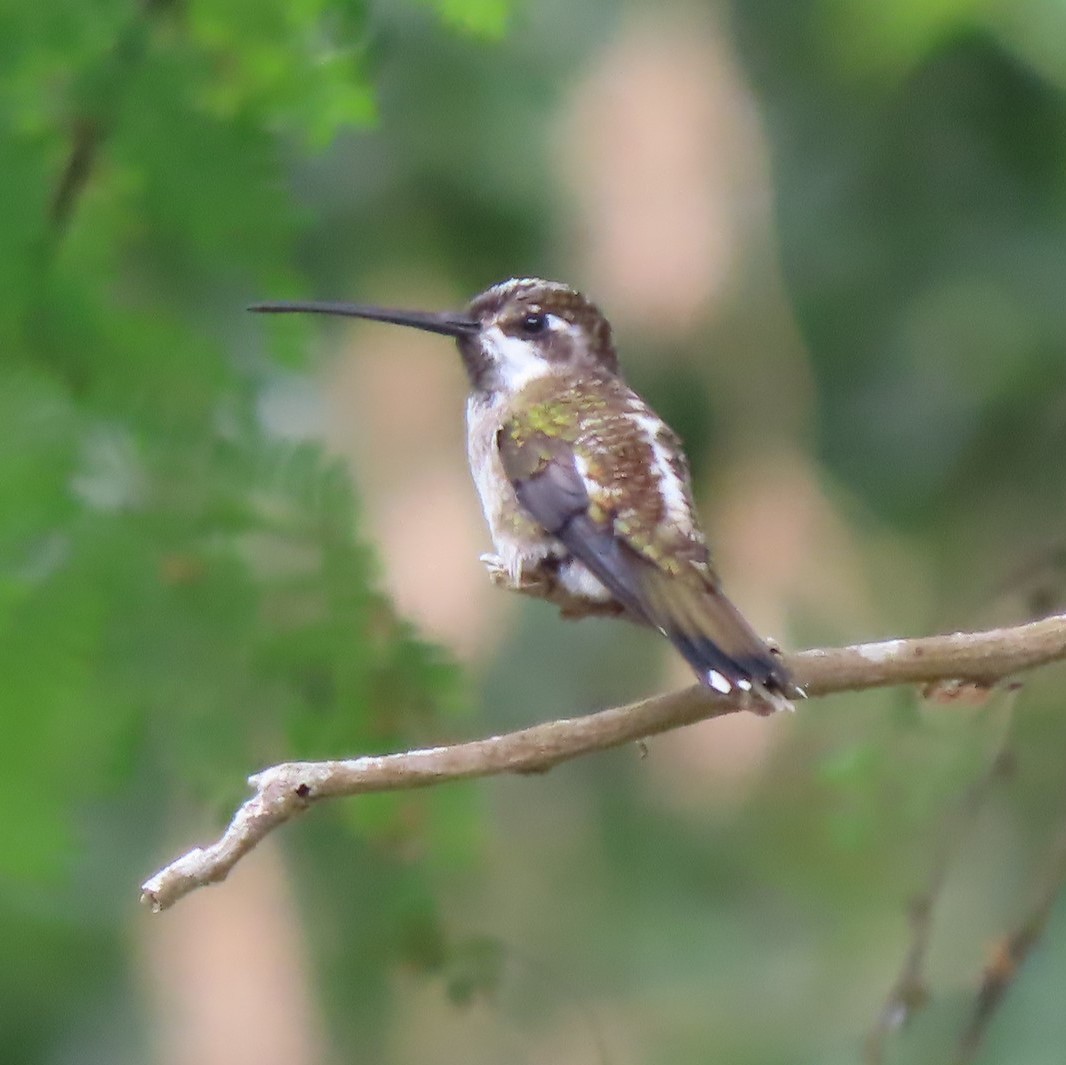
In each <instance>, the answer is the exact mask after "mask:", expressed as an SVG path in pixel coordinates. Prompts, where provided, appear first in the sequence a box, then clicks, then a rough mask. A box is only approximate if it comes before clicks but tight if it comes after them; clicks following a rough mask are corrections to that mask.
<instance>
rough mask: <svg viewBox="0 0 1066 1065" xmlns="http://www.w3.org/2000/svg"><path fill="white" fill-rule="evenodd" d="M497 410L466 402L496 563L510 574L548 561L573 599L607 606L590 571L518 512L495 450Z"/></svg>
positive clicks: (478, 484)
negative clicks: (496, 558) (497, 561)
mask: <svg viewBox="0 0 1066 1065" xmlns="http://www.w3.org/2000/svg"><path fill="white" fill-rule="evenodd" d="M499 425H500V416H499V412H498V411H495V410H493V409H491V408H488V407H487V406H481V405H479V404H477V403H476V402H475V401H471V403H470V405H469V406H468V408H467V427H468V437H467V449H468V456H469V459H470V472H471V473H472V474H473V477H474V484H475V485H476V487H477V492H478V496H479V497H480V499H481V509H482V511H483V512H484V514H485V522H486V523H487V525H488V527H489V533H490V535H491V536H492V544H493V547H494V548H495V550H496V554H497V555H498V557H499V560H500V562H501V564H502V565H503V566H504V567H505V568H506V569H507V571H508V572H509V573H510V574H511V576H512V577H513V578H514V579H515V580H516V581H518V580H520V578H521V577H522V575H523V574H526V575H530V574H533V573H536V572H538V571H541V570H542V569H543V567H544V565H545V563H547V564H548V565H549V566H550V567H551V568H552V570H553V575H554V578H555V579H556V580H557V581H558V582H559V583H560V584H561V585H562V586H563V588H564V589H565V590H566V591H567V592H568V593H569V594H570V595H572V596H574V597H575V598H579V599H589V600H592V601H593V602H598V603H606V602H610V600H611V599H612V598H613V597H612V596H611V594H610V592H608V591H607V589H606V588H605V587H604V586H603V585H602V584H601V583H600V582H599V581H598V580H597V579H596V578H595V577H594V576H593V575H592V573H591V572H589V570H588V569H587V568H586V567H585V566H584V564H583V563H581V562H578V561H577V559H575V558H573V556H571V554H570V552H569V551H568V550H567V549H566V548H565V547H564V546H563V545H562V544H561V543H560V542H559V541H558V540H557V539H555V537H554V536H549V535H548V533H547V532H545V531H544V529H543V528H542V527H541V525H540V524H539V523H537V522H536V521H534V520H533V519H532V518H531V517H530V516H529V515H528V514H527V513H526V512H525V510H523V508H522V505H521V504H520V503H519V502H518V496H517V495H516V494H515V490H514V487H513V486H512V485H511V482H510V480H509V479H508V477H507V475H506V474H505V473H504V470H503V464H502V462H501V461H500V454H499V451H498V450H497V447H496V432H497V430H498V428H499Z"/></svg>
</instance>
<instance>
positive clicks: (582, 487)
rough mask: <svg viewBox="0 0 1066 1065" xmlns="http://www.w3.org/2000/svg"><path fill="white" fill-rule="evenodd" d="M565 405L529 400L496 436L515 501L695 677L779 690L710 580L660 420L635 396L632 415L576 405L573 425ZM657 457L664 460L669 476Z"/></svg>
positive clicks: (780, 684) (765, 653)
mask: <svg viewBox="0 0 1066 1065" xmlns="http://www.w3.org/2000/svg"><path fill="white" fill-rule="evenodd" d="M635 398H636V397H634V399H635ZM577 401H578V400H577V399H576V398H574V399H573V402H577ZM637 402H638V403H639V400H637ZM565 407H566V403H565V402H563V404H562V407H560V401H559V400H558V399H556V400H554V401H552V402H551V403H545V404H543V405H541V406H539V407H538V406H536V405H534V406H531V407H528V408H526V409H525V410H523V411H521V412H518V413H515V414H514V415H513V416H512V417H511V418H510V419H509V420H508V421H506V422H505V423H504V424H503V426H502V427H501V428H500V431H499V433H498V434H497V446H498V449H499V454H500V459H501V462H502V465H503V469H504V472H505V473H506V474H507V477H508V478H509V479H510V481H511V484H512V485H513V486H514V490H515V494H516V495H517V497H518V501H519V503H520V504H521V506H522V507H523V509H525V510H526V511H527V512H528V514H529V515H530V516H531V517H532V518H533V519H534V520H535V521H537V522H538V524H540V525H541V526H542V527H543V529H544V530H545V531H546V532H547V533H549V534H550V535H551V536H554V537H555V538H556V539H558V540H559V541H560V542H561V543H562V544H563V545H564V546H565V547H566V548H567V550H568V551H569V552H570V553H571V554H572V555H573V556H574V557H575V558H576V559H578V560H579V561H580V562H582V563H583V564H584V565H585V566H586V568H587V569H588V570H589V571H590V572H591V573H592V574H593V575H594V576H595V577H596V578H597V579H598V580H599V581H600V583H601V584H603V585H604V586H605V587H606V588H607V589H608V590H609V591H610V592H611V594H612V595H613V596H614V597H615V598H616V599H617V600H618V601H619V602H620V603H622V604H623V605H624V606H625V607H626V608H627V609H628V610H629V611H630V612H631V613H632V614H634V615H635V616H636V617H638V618H640V619H642V620H644V621H646V622H648V623H649V624H651V625H653V626H654V627H655V628H657V629H659V630H660V631H661V632H662V633H663V634H664V635H666V636H667V637H668V638H669V639H670V640H671V641H672V642H673V643H674V645H675V646H676V647H677V649H678V650H679V651H680V653H681V654H682V655H683V656H684V658H685V659H686V660H687V661H688V662H689V664H690V665H691V666H692V668H693V669H694V670H695V671H696V674H697V676H698V677H699V678H700V679H701V680H702V681H703V682H704V683H705V684H708V685H710V686H711V687H714V688H717V689H718V690H719V691H723V692H727V691H730V690H732V688H733V687H734V686H738V687H741V688H744V689H746V690H751V689H752V687H753V686H754V687H756V688H757V689H759V690H760V691H762V692H763V694H769V695H770V696H773V695H774V694H775V693H778V694H779V693H786V694H787V693H788V692H789V691H790V690H791V682H790V681H789V680H788V677H787V674H786V672H785V670H784V668H783V666H782V665H781V663H780V660H779V659H778V658H776V657H775V656H774V655H773V654H771V652H770V651H769V649H768V648H767V647H766V645H765V643H764V642H763V641H762V640H761V639H760V638H759V637H758V636H757V635H756V634H755V633H754V631H753V630H752V629H751V627H750V626H749V625H748V623H747V622H746V621H745V620H744V618H743V617H742V616H741V615H740V613H739V611H737V609H736V608H735V607H734V606H733V605H732V603H730V602H729V600H728V599H726V598H725V596H724V595H722V593H721V592H720V591H719V589H718V583H717V579H716V578H715V576H714V573H713V571H712V569H711V567H710V562H709V559H708V555H707V548H706V545H705V544H704V541H703V537H702V535H701V534H700V532H699V529H698V527H697V526H696V523H695V520H694V518H693V515H692V505H691V496H690V492H689V488H688V476H687V470H686V469H685V468H684V466H683V458H681V457H680V448H679V447H676V448H672V449H668V448H666V447H665V444H663V443H660V445H659V447H658V448H657V446H656V442H655V441H656V439H660V440H665V439H666V438H665V437H659V436H658V434H659V432H660V427H661V431H663V432H666V433H668V432H669V430H666V429H665V426H663V425H662V423H661V422H659V421H658V419H657V418H655V419H654V421H652V418H653V417H654V416H652V415H651V414H650V412H648V411H647V408H645V407H643V405H641V408H640V410H639V412H638V413H636V414H632V412H629V413H626V412H621V413H620V412H618V411H614V412H612V413H611V416H610V417H607V416H606V415H604V416H603V417H601V418H600V419H599V421H597V417H596V416H595V415H593V416H592V417H589V416H587V415H586V416H585V417H584V418H583V419H581V421H580V423H579V422H578V421H576V420H575V419H574V418H573V416H572V412H568V411H566V409H565ZM634 418H635V419H636V420H634ZM649 426H651V427H653V428H655V430H656V435H655V436H653V435H652V434H651V433H650V432H649ZM669 442H671V443H673V442H675V441H673V440H670V441H669ZM664 461H671V462H673V463H674V468H673V470H672V471H671V472H672V474H673V477H674V480H673V481H671V482H669V483H667V484H664V483H662V482H663V477H662V474H663V472H664V471H663V470H662V469H661V465H662V462H664ZM679 464H680V465H679Z"/></svg>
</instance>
